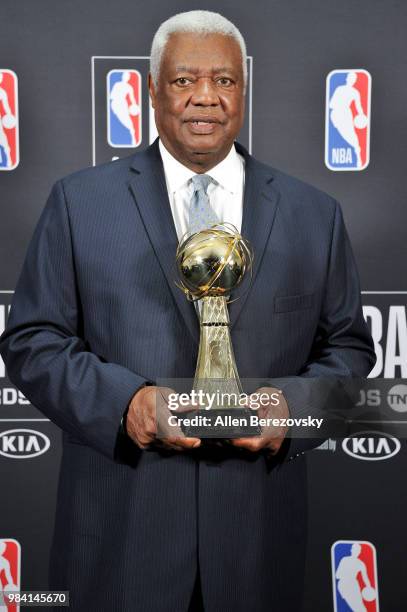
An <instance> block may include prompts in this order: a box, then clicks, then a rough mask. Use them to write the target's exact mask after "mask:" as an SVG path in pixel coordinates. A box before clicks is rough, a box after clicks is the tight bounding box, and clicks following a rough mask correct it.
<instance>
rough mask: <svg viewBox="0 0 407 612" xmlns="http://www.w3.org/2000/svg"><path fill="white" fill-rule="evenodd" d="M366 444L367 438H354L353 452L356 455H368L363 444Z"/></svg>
mask: <svg viewBox="0 0 407 612" xmlns="http://www.w3.org/2000/svg"><path fill="white" fill-rule="evenodd" d="M365 442H366V438H352V447H353V448H352V450H353V453H354V454H357V453H362V454H363V455H366V453H367V451H366V449H365V447H364V446H363V444H364V443H365Z"/></svg>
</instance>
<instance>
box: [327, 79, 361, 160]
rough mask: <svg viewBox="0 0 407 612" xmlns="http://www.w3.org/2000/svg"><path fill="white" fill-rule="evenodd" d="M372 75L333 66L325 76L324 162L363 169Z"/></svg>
mask: <svg viewBox="0 0 407 612" xmlns="http://www.w3.org/2000/svg"><path fill="white" fill-rule="evenodd" d="M371 82H372V79H371V76H370V74H369V73H368V72H367V71H366V70H356V69H349V70H333V71H332V72H330V73H329V74H328V76H327V78H326V119H325V165H326V166H327V168H329V169H330V170H364V169H365V168H366V167H367V166H368V164H369V147H370V92H371Z"/></svg>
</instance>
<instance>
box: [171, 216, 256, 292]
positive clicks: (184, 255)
mask: <svg viewBox="0 0 407 612" xmlns="http://www.w3.org/2000/svg"><path fill="white" fill-rule="evenodd" d="M252 261H253V251H252V248H251V246H250V243H249V242H248V241H247V240H245V239H244V238H243V237H242V236H241V235H240V234H239V232H238V230H237V228H236V227H235V226H234V225H232V224H229V223H222V224H219V225H213V226H212V227H210V228H208V229H204V230H202V231H200V232H196V233H195V234H190V235H188V234H187V235H186V237H185V236H184V237H183V238H182V239H181V241H180V244H179V246H178V248H177V253H176V263H177V270H178V274H179V278H180V284H178V283H177V284H178V287H180V289H182V290H183V291H184V293H185V294H186V295H187V296H188V298H189V299H190V300H198V299H201V298H203V297H207V296H208V297H220V296H226V295H228V294H229V293H230V291H231V290H232V289H234V288H235V287H237V286H238V285H239V284H240V283H241V282H242V280H243V277H244V275H245V273H246V271H247V270H250V269H251V267H252Z"/></svg>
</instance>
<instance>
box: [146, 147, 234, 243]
mask: <svg viewBox="0 0 407 612" xmlns="http://www.w3.org/2000/svg"><path fill="white" fill-rule="evenodd" d="M158 146H159V148H160V153H161V158H162V160H163V164H164V173H165V182H166V185H167V191H168V197H169V200H170V206H171V212H172V217H173V219H174V225H175V229H176V232H177V236H178V240H180V238H181V237H182V236H183V235H184V234H185V233H186V232H187V231H188V222H189V208H190V205H191V200H192V196H193V193H194V187H193V185H192V182H189V181H190V179H191V177H192V176H194V175H195V174H196V172H193V171H192V170H190V169H189V168H187V167H186V166H184V165H183V164H181V163H180V162H179V161H177V160H176V159H175V157H173V156H172V155H171V153H169V152H168V150H167V149H166V148H165V146H164V145H163V143H162V142H161V139H160V140H159V143H158ZM206 174H208V175H209V176H210V177H212V178H213V179H214V180H215V181H216V183H210V184H209V186H208V191H207V193H208V197H209V202H210V204H211V206H212V208H213V210H214V211H215V213H216V215H217V217H218V219H219V221H220V223H232V224H233V225H234V226H235V227H237V229H238V230H239V232H240V231H241V229H242V215H243V192H244V158H243V157H242V156H241V155H239V153H237V151H236V148H235V145H232V147H231V149H230V151H229V153H228V154H227V156H226V157H225V159H223V160H222V161H221V162H220V163H219V164H218V165H217V166H214V167H213V168H211V170H209V171H208V172H207V173H206Z"/></svg>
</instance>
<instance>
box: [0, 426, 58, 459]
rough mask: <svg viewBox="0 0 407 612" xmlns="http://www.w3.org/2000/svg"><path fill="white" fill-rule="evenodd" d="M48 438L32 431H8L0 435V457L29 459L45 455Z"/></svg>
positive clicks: (48, 443)
mask: <svg viewBox="0 0 407 612" xmlns="http://www.w3.org/2000/svg"><path fill="white" fill-rule="evenodd" d="M50 446H51V443H50V440H49V438H48V437H47V436H46V435H45V434H43V433H40V432H39V431H35V430H34V429H9V430H7V431H3V432H1V433H0V455H3V456H4V457H11V458H12V459H31V457H38V455H42V454H43V453H45V452H46V451H47V450H48V449H49V447H50Z"/></svg>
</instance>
